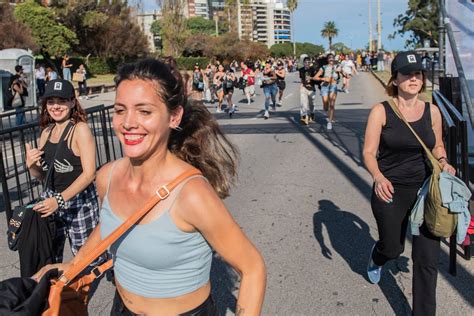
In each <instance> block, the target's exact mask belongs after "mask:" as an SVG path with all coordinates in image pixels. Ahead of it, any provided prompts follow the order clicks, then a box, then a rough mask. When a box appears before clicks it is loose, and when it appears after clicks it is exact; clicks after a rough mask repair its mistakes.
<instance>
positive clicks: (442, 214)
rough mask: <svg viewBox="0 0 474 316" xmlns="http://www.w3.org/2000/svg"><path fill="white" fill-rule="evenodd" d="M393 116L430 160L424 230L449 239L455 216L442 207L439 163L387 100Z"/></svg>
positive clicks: (454, 224) (394, 106) (390, 101)
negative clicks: (405, 128) (411, 134)
mask: <svg viewBox="0 0 474 316" xmlns="http://www.w3.org/2000/svg"><path fill="white" fill-rule="evenodd" d="M389 104H390V106H391V107H392V109H393V111H394V112H395V114H396V115H397V116H398V117H399V118H400V119H401V120H402V121H403V122H405V124H406V125H407V126H408V127H409V128H410V130H411V131H412V133H413V135H415V137H416V139H418V141H419V142H420V144H421V146H422V147H423V149H424V150H425V152H426V156H427V157H428V159H429V160H430V163H431V169H432V173H431V176H430V180H429V181H430V182H429V187H428V194H427V196H426V200H425V211H424V223H425V225H426V228H428V230H429V231H430V233H432V234H433V235H434V236H436V237H451V236H452V235H453V233H454V231H455V229H456V225H457V216H456V214H454V213H451V212H450V211H449V209H448V208H446V207H444V206H443V201H442V198H441V190H440V188H439V175H440V173H441V171H442V168H441V165H440V163H439V161H438V160H437V159H436V158H435V157H434V156H433V154H432V153H431V150H429V148H428V147H426V145H425V143H424V142H423V141H422V140H421V138H420V137H419V136H418V134H417V133H416V132H415V130H414V129H413V128H412V127H411V125H410V124H409V123H408V122H407V121H406V120H405V118H404V117H403V115H402V113H400V110H399V109H398V107H397V106H396V105H395V102H394V101H393V100H389Z"/></svg>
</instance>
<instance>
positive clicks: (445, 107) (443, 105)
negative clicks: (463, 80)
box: [433, 90, 471, 275]
mask: <svg viewBox="0 0 474 316" xmlns="http://www.w3.org/2000/svg"><path fill="white" fill-rule="evenodd" d="M433 103H434V104H436V105H437V106H438V108H439V109H440V112H441V115H442V117H443V137H444V143H445V144H446V154H447V158H448V160H449V162H450V164H451V165H452V166H453V167H454V168H455V169H456V175H457V176H458V177H459V178H460V179H462V180H463V181H464V183H466V185H468V186H469V160H468V158H469V157H468V151H467V148H468V138H467V122H466V119H465V118H464V117H463V116H462V115H461V113H460V112H459V111H458V110H457V109H456V107H455V106H454V105H453V104H452V103H451V102H450V101H449V100H448V99H447V98H446V97H445V96H444V95H443V94H442V93H440V92H439V91H437V90H435V91H433ZM449 248H450V251H449V253H450V262H449V272H450V273H451V274H453V275H456V255H457V245H456V237H455V236H452V237H451V238H450V241H449ZM463 248H464V258H465V259H466V260H470V258H471V252H470V246H469V247H463Z"/></svg>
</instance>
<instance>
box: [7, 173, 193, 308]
mask: <svg viewBox="0 0 474 316" xmlns="http://www.w3.org/2000/svg"><path fill="white" fill-rule="evenodd" d="M197 175H201V172H200V171H199V170H197V169H190V170H188V171H185V172H183V173H182V174H181V175H180V176H178V177H177V178H176V179H174V180H173V181H172V182H171V183H169V184H168V185H165V186H163V187H161V188H158V189H157V190H156V191H155V195H154V196H153V197H152V198H151V199H150V200H149V201H148V202H147V203H145V205H143V207H141V208H140V209H139V210H138V211H137V212H135V213H134V214H133V215H132V216H130V217H129V218H128V219H127V220H126V221H124V222H123V223H122V224H121V225H120V226H119V227H117V228H116V229H115V230H114V231H113V232H111V233H110V234H109V235H108V236H107V237H106V238H105V239H104V240H103V241H102V242H101V244H100V245H99V246H98V247H96V248H95V249H94V251H92V252H90V253H88V254H87V255H84V256H83V257H82V258H77V260H76V262H75V263H74V264H72V265H70V266H69V267H68V269H66V271H63V273H62V274H60V275H59V277H58V271H57V268H55V267H56V266H55V265H49V266H47V267H44V268H43V269H41V270H40V271H38V273H37V274H36V275H35V276H33V279H35V280H36V281H37V282H38V284H37V285H32V284H31V282H30V281H29V280H19V279H18V278H12V279H9V280H5V281H3V282H0V296H1V297H3V298H4V299H5V298H8V299H9V300H10V302H5V301H4V302H3V306H2V304H0V311H2V312H3V310H2V307H3V308H6V307H4V306H10V310H9V312H11V313H13V312H16V311H18V310H29V312H30V314H29V315H43V316H59V315H61V316H76V315H77V316H84V315H88V311H87V305H88V302H89V291H90V288H91V285H92V283H93V282H94V280H96V279H97V278H99V277H100V276H102V275H103V274H104V273H105V272H106V271H107V270H108V269H110V268H111V267H112V266H113V260H108V261H107V262H105V263H103V264H101V265H100V266H96V267H95V268H94V269H92V271H91V272H90V273H88V274H86V275H82V273H83V272H84V271H85V270H86V269H87V268H88V267H89V265H90V264H91V263H92V262H94V261H95V260H96V259H97V258H98V257H100V256H101V255H102V253H104V252H105V251H106V250H107V249H108V248H109V246H110V245H112V244H113V243H114V242H115V241H117V239H119V238H120V237H121V236H122V235H124V234H125V233H126V232H127V231H128V230H129V229H130V228H131V227H132V226H133V225H135V224H136V223H137V222H138V221H139V220H140V219H142V218H143V217H144V216H145V215H146V214H147V213H148V212H149V211H151V210H152V209H153V208H154V207H155V206H156V205H157V204H158V203H160V202H161V201H163V200H165V199H166V198H168V196H169V195H170V193H171V192H172V191H173V189H175V188H176V187H177V186H178V185H179V184H181V183H183V182H184V181H186V180H187V179H189V178H191V177H194V176H197ZM40 276H42V277H40ZM56 277H57V278H56ZM49 278H52V281H51V286H50V288H49V294H48V293H47V289H45V287H46V285H45V279H49ZM28 279H29V278H28ZM33 287H35V288H34V289H33ZM41 295H48V297H47V298H46V297H43V300H44V303H43V304H40V303H39V302H38V300H39V299H40V296H41ZM22 298H23V299H22ZM19 300H21V301H20V302H18V301H19ZM15 302H18V303H17V304H15ZM8 303H11V304H8ZM35 308H36V309H35ZM43 309H44V310H43Z"/></svg>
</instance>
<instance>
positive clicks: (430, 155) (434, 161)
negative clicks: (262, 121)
mask: <svg viewBox="0 0 474 316" xmlns="http://www.w3.org/2000/svg"><path fill="white" fill-rule="evenodd" d="M388 104H389V105H390V107H391V108H392V110H393V112H395V114H396V115H397V116H398V118H399V119H401V120H402V121H403V122H404V123H405V124H406V125H407V126H408V128H409V129H410V131H411V132H412V133H413V135H415V137H416V139H417V140H418V141H419V142H420V144H421V146H422V147H423V149H424V150H425V153H426V156H427V157H428V159H429V160H430V162H431V166H432V167H433V168H439V170H442V169H443V168H442V167H441V164H440V163H439V161H438V159H436V158H435V157H434V156H433V153H432V152H431V150H430V149H429V148H428V146H426V145H425V143H424V142H423V140H422V139H421V138H420V136H418V134H417V133H416V132H415V130H414V129H413V127H411V125H410V123H408V121H407V120H406V119H405V117H403V114H402V113H401V112H400V109H399V108H398V106H397V105H396V104H395V101H393V99H390V100H388Z"/></svg>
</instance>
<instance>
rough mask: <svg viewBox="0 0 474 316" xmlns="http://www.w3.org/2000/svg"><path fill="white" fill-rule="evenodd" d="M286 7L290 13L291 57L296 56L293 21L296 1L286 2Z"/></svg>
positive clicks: (296, 5)
mask: <svg viewBox="0 0 474 316" xmlns="http://www.w3.org/2000/svg"><path fill="white" fill-rule="evenodd" d="M286 5H287V6H288V10H290V12H291V38H292V39H293V56H296V42H295V32H294V30H295V27H294V25H293V24H294V19H293V12H295V10H296V8H297V7H298V0H287V2H286Z"/></svg>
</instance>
